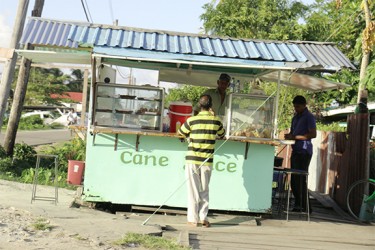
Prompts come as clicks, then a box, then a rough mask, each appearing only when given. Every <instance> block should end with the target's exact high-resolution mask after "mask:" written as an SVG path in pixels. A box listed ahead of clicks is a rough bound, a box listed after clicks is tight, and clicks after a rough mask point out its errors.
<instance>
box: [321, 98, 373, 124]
mask: <svg viewBox="0 0 375 250" xmlns="http://www.w3.org/2000/svg"><path fill="white" fill-rule="evenodd" d="M356 107H357V104H353V105H345V106H339V107H335V108H330V109H328V110H324V111H322V116H323V117H324V119H325V120H329V121H342V120H346V117H347V116H348V115H350V114H354V110H355V108H356ZM367 108H368V110H369V112H370V113H371V118H372V117H373V116H375V102H369V103H367ZM373 119H374V118H372V119H371V120H373Z"/></svg>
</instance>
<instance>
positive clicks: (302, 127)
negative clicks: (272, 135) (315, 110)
mask: <svg viewBox="0 0 375 250" xmlns="http://www.w3.org/2000/svg"><path fill="white" fill-rule="evenodd" d="M310 129H316V121H315V117H314V116H313V114H311V113H310V111H309V110H308V109H307V108H305V110H304V111H303V112H302V113H301V114H295V115H294V117H293V119H292V128H291V132H290V133H291V134H292V135H305V134H307V133H308V132H309V130H310ZM292 148H293V153H298V154H309V155H312V153H313V149H312V143H311V139H309V140H296V142H295V144H294V145H292Z"/></svg>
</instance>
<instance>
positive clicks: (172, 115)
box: [169, 102, 193, 133]
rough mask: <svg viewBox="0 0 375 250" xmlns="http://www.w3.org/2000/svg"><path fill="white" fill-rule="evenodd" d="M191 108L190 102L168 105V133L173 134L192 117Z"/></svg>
mask: <svg viewBox="0 0 375 250" xmlns="http://www.w3.org/2000/svg"><path fill="white" fill-rule="evenodd" d="M192 113H193V106H192V105H191V103H190V102H171V103H170V104H169V120H170V126H169V132H172V133H175V132H176V131H177V130H178V129H179V128H180V126H181V125H182V124H184V122H185V121H186V120H187V118H189V117H190V116H192Z"/></svg>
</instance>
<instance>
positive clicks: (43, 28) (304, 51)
mask: <svg viewBox="0 0 375 250" xmlns="http://www.w3.org/2000/svg"><path fill="white" fill-rule="evenodd" d="M26 43H31V44H34V45H47V46H62V47H69V48H75V49H77V48H79V47H95V46H104V48H105V47H107V48H108V49H109V48H114V47H115V48H132V49H141V50H146V51H161V52H169V53H178V54H191V55H205V56H212V57H224V58H237V59H247V60H249V59H252V60H254V59H256V60H261V61H283V62H286V63H292V62H307V61H308V63H306V64H305V65H310V66H311V65H312V66H321V67H338V68H341V67H349V68H355V67H354V66H353V65H352V64H351V63H350V61H349V60H348V59H347V58H346V57H345V56H344V55H343V54H342V53H341V52H340V51H339V50H338V49H337V48H336V47H334V46H332V45H327V44H324V43H313V42H298V41H297V42H293V41H288V42H280V41H265V40H264V41H262V40H249V39H233V38H228V37H225V38H224V37H213V36H207V35H198V34H188V33H178V32H168V31H157V30H145V29H137V28H130V27H118V26H106V25H95V24H89V23H83V22H81V23H79V22H73V21H58V20H50V19H43V18H37V17H32V18H29V20H28V23H27V26H26V28H25V31H24V34H23V36H22V38H21V44H26Z"/></svg>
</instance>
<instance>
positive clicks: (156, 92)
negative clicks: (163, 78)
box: [93, 83, 164, 131]
mask: <svg viewBox="0 0 375 250" xmlns="http://www.w3.org/2000/svg"><path fill="white" fill-rule="evenodd" d="M94 100H95V101H94V109H93V110H94V115H93V121H94V122H93V124H94V125H96V126H103V127H114V128H124V129H139V130H153V131H155V130H156V131H161V130H162V116H161V114H162V110H163V109H164V106H163V103H164V102H163V100H164V89H162V88H156V87H151V86H134V85H126V84H106V83H96V86H95V97H94Z"/></svg>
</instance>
